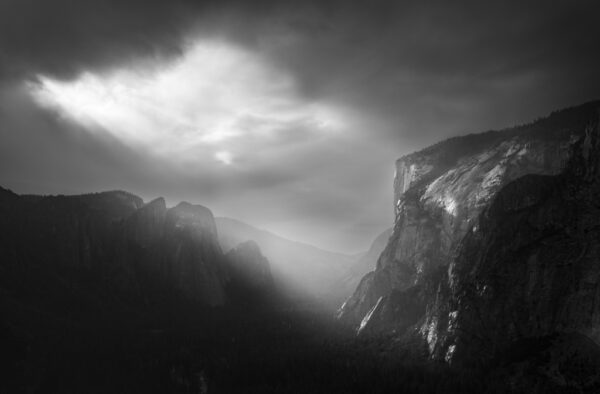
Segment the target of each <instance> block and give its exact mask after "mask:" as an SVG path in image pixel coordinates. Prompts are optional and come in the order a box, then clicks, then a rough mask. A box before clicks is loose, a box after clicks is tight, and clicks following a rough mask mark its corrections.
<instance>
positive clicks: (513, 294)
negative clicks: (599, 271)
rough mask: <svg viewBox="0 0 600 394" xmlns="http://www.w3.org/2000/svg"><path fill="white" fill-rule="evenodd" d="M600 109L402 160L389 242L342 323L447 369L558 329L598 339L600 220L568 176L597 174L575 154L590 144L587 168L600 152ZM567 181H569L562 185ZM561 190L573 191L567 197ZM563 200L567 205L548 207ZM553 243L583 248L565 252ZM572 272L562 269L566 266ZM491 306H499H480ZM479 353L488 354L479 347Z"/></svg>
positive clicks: (563, 114)
mask: <svg viewBox="0 0 600 394" xmlns="http://www.w3.org/2000/svg"><path fill="white" fill-rule="evenodd" d="M599 106H600V104H599V103H597V102H596V103H588V104H585V105H582V106H579V107H575V108H570V109H567V110H563V111H559V112H555V113H553V114H551V115H550V116H549V117H547V118H544V119H541V120H538V121H536V122H533V123H531V124H528V125H524V126H520V127H515V128H512V129H507V130H503V131H498V132H496V131H491V132H487V133H483V134H478V135H469V136H465V137H458V138H453V139H450V140H447V141H444V142H441V143H439V144H437V145H434V146H432V147H430V148H427V149H425V150H423V151H420V152H417V153H413V154H411V155H408V156H405V157H403V158H401V159H399V160H398V161H397V163H396V178H395V182H394V193H395V194H394V195H395V199H394V201H395V212H396V221H395V226H394V231H393V234H392V235H391V237H390V240H389V242H388V245H387V246H386V248H385V250H384V251H383V253H382V254H381V256H380V258H379V260H378V262H377V267H376V269H375V271H373V272H371V273H369V274H367V275H366V276H365V277H364V278H363V279H362V281H361V283H360V284H359V286H358V288H357V290H356V292H355V293H354V294H353V296H351V297H350V298H349V299H348V300H347V302H346V303H345V305H344V307H343V308H342V310H341V312H340V318H341V319H343V320H345V321H347V322H349V323H350V324H353V325H354V326H355V327H356V328H357V329H359V330H360V332H380V331H394V330H396V331H401V330H406V328H408V327H411V328H414V329H415V330H416V332H418V334H419V335H421V336H422V337H423V338H424V339H425V340H426V341H427V342H428V344H429V346H430V351H431V354H432V355H433V356H434V357H438V358H441V359H447V360H452V359H453V358H454V357H458V358H460V357H462V356H460V354H461V352H463V351H464V355H465V356H464V359H468V353H469V350H468V349H471V348H472V349H477V350H476V352H490V354H494V352H495V350H494V349H493V348H494V347H496V348H497V349H501V348H503V347H506V346H505V345H507V344H508V343H511V341H513V340H514V339H515V338H520V337H522V336H523V335H533V336H536V335H546V334H548V333H550V332H552V330H553V329H555V328H557V327H560V329H561V330H569V329H575V328H576V327H579V328H577V329H580V328H581V327H587V329H588V330H591V329H592V328H591V327H594V324H592V321H595V320H594V319H596V318H595V317H594V316H596V315H595V312H593V313H592V310H593V308H594V306H593V305H595V304H593V302H594V301H592V300H595V296H594V294H595V287H594V286H595V283H596V279H595V276H594V275H595V271H594V270H595V268H592V267H593V264H592V263H591V262H592V261H593V259H594V258H595V257H594V256H595V253H596V251H595V247H592V246H591V245H594V242H593V241H592V239H593V237H594V236H595V235H596V234H595V233H594V231H592V230H591V229H592V228H593V226H594V225H593V223H594V220H593V217H594V215H595V213H594V212H595V209H596V208H594V209H592V207H591V206H590V207H588V205H590V204H593V203H592V202H591V201H594V197H590V196H592V194H590V189H585V188H583V189H585V191H583V189H581V188H580V189H578V190H580V191H581V195H579V194H577V193H579V192H576V191H575V190H576V189H577V187H576V186H574V185H575V184H578V182H580V181H579V180H575V179H581V177H579V178H577V177H576V176H575V175H573V174H572V171H576V172H577V171H579V172H581V171H583V172H585V173H586V174H588V173H589V171H588V170H583V169H581V167H577V166H575V167H573V164H572V163H573V160H576V159H574V157H575V156H573V155H572V152H573V146H574V144H577V142H576V141H583V142H581V143H580V144H581V146H582V147H583V148H581V149H579V151H580V152H583V151H585V152H588V153H586V154H587V155H588V157H591V153H590V152H592V151H593V150H594V149H595V148H594V144H595V142H590V141H592V140H590V139H589V138H591V137H586V130H587V132H588V135H590V134H589V130H590V129H589V125H590V122H595V121H596V119H597V114H596V112H597V108H598V107H599ZM586 138H587V140H586ZM585 141H588V142H585ZM585 147H587V148H585ZM582 149H583V150H582ZM582 155H584V154H583V153H582ZM568 163H571V164H568ZM576 167H577V168H580V169H579V170H574V169H573V168H576ZM566 168H567V170H565V169H566ZM586 168H591V167H589V166H588V167H586ZM563 171H567V173H568V174H569V175H559V174H561V173H563ZM586 171H587V172H586ZM590 171H591V170H590ZM567 173H565V174H567ZM586 176H591V175H586ZM558 179H563V181H560V182H566V183H564V185H563V186H560V187H559V186H557V182H558V183H560V182H559V181H558ZM566 179H572V181H568V182H567V181H566ZM569 182H571V183H569ZM573 182H575V183H573ZM557 190H568V192H567V191H565V192H561V193H563V194H561V193H558V192H557ZM557 193H558V195H561V196H562V197H552V198H554V200H553V202H551V203H550V202H547V203H546V202H544V203H542V200H543V201H546V199H548V198H551V197H550V196H552V195H555V194H557ZM564 193H571V194H568V195H564ZM573 193H574V194H573ZM584 196H587V197H584ZM579 200H582V201H579ZM566 201H572V203H571V204H570V205H569V204H568V203H566ZM574 201H577V202H574ZM583 201H586V202H583ZM540 204H542V205H544V204H547V207H546V208H541V207H540ZM586 204H587V205H586ZM562 206H564V207H565V209H564V210H561V207H562ZM525 211H527V212H528V213H527V214H525V213H524V212H525ZM586 212H587V213H586ZM596 216H597V214H596ZM582 223H588V225H587V226H588V227H586V226H584V225H583V224H582ZM555 231H559V232H563V233H569V234H574V233H577V234H579V232H581V231H583V233H582V234H585V236H583V235H582V236H581V239H580V240H578V241H574V240H573V239H566V238H561V241H560V242H559V241H558V239H557V238H553V237H556V236H558V234H557V233H555ZM586 231H587V232H586ZM596 238H597V236H596ZM546 243H548V245H546ZM550 244H553V245H555V246H553V247H549V245H550ZM517 250H520V252H518V253H517V252H516V251H517ZM525 250H527V251H528V252H527V253H525V252H524V251H525ZM534 250H535V252H534ZM571 255H573V256H571ZM571 260H572V263H569V265H568V266H565V267H562V266H561V264H560V263H559V262H560V261H562V262H567V261H571ZM549 266H551V267H552V268H550V267H549ZM561 267H562V268H561ZM583 267H586V268H583ZM484 278H485V279H484ZM528 278H529V279H528ZM552 278H554V279H552ZM513 285H514V286H515V288H514V291H513V289H512V286H513ZM486 286H487V287H486ZM575 289H578V290H575ZM566 294H571V295H570V296H567V295H566ZM487 297H491V298H492V299H493V301H489V303H488V301H483V300H484V299H487ZM504 297H506V298H504ZM528 297H529V298H528ZM539 297H541V301H539V302H538V298H539ZM585 297H587V298H585ZM559 299H560V301H559ZM583 299H585V300H586V301H585V302H584V301H582V300H583ZM467 300H469V301H467ZM522 300H525V301H523V302H521V301H522ZM461 305H462V306H461ZM463 308H464V310H463ZM484 311H485V313H483V312H484ZM484 314H485V318H482V317H481V315H484ZM529 314H531V315H532V316H534V317H533V320H530V319H529V318H528V317H527V316H528V315H529ZM575 316H578V317H577V318H576V317H575ZM497 321H498V322H499V323H498V324H497V323H496V322H497ZM534 327H538V328H535V329H534ZM550 328H552V329H550ZM581 330H583V328H581ZM464 331H466V332H469V333H470V334H469V335H467V334H464V333H463V332H464ZM581 332H583V331H581ZM458 333H463V334H460V335H459V334H458ZM585 334H586V335H588V334H590V332H588V331H586V332H585ZM490 335H491V337H490ZM502 335H504V339H502V340H500V339H499V338H500V337H501V336H502ZM490 339H492V340H490ZM476 342H479V343H481V344H486V346H487V347H486V346H483V345H477V346H475V345H473V346H472V347H471V344H474V343H476ZM465 343H467V344H469V345H465V346H463V348H462V349H463V350H461V344H463V345H464V344H465ZM490 347H492V349H490ZM497 349H496V350H497ZM455 355H456V356H455ZM458 358H457V359H458Z"/></svg>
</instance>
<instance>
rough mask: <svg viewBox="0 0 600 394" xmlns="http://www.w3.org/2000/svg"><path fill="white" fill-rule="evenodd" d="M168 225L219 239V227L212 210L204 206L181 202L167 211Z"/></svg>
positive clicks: (216, 240)
mask: <svg viewBox="0 0 600 394" xmlns="http://www.w3.org/2000/svg"><path fill="white" fill-rule="evenodd" d="M167 223H168V225H169V226H173V227H175V228H178V229H188V230H194V231H196V232H197V233H202V234H204V235H210V236H211V237H214V239H215V242H218V239H217V226H216V224H215V219H214V216H213V214H212V212H211V211H210V209H208V208H206V207H204V206H202V205H195V204H190V203H188V202H180V203H179V204H177V206H175V207H174V208H171V209H169V210H168V211H167Z"/></svg>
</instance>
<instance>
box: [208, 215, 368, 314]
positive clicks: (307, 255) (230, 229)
mask: <svg viewBox="0 0 600 394" xmlns="http://www.w3.org/2000/svg"><path fill="white" fill-rule="evenodd" d="M215 221H216V224H217V229H218V233H219V240H220V242H221V246H222V248H223V250H224V251H228V250H230V249H232V248H233V247H234V246H235V245H238V244H240V243H242V242H246V241H249V240H252V241H254V242H256V243H257V244H258V245H259V246H260V249H261V250H262V252H263V254H264V255H265V256H266V257H267V259H268V260H269V262H270V264H271V270H272V273H273V277H274V280H275V283H276V285H277V286H278V287H279V288H280V289H281V290H282V291H284V292H286V293H287V294H288V295H290V296H292V297H298V298H304V297H307V296H308V297H309V298H310V297H315V298H316V299H318V300H320V301H323V302H327V303H329V304H330V305H331V306H332V307H335V306H336V305H338V306H339V304H341V303H342V302H343V300H344V299H345V298H346V297H347V296H348V295H350V294H351V292H352V291H353V290H354V289H353V288H352V286H353V283H354V279H353V277H354V275H358V277H360V275H361V274H362V271H363V269H362V268H358V266H362V264H359V265H358V266H357V264H356V263H357V262H356V258H357V257H359V256H349V255H344V254H341V253H335V252H330V251H327V250H323V249H319V248H317V247H315V246H312V245H308V244H304V243H301V242H295V241H291V240H289V239H286V238H283V237H280V236H278V235H276V234H273V233H271V232H269V231H265V230H261V229H258V228H256V227H253V226H251V225H249V224H246V223H243V222H240V221H238V220H235V219H230V218H224V217H217V218H215ZM365 264H366V263H365ZM355 272H356V273H355Z"/></svg>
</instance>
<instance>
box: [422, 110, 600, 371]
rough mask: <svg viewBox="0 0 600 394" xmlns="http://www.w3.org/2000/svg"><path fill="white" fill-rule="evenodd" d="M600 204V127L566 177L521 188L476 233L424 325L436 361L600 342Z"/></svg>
mask: <svg viewBox="0 0 600 394" xmlns="http://www.w3.org/2000/svg"><path fill="white" fill-rule="evenodd" d="M598 201H600V129H599V128H598V123H597V122H595V123H593V124H591V125H590V126H589V127H588V128H587V129H586V132H585V135H584V136H583V137H582V139H581V140H580V141H579V142H578V143H577V144H575V145H574V147H573V154H572V156H571V160H570V162H569V165H568V166H567V168H566V169H565V171H564V172H563V173H562V174H560V175H558V176H539V175H538V176H533V175H531V176H526V177H522V178H520V179H517V180H515V181H514V182H512V183H510V184H509V185H507V186H506V187H504V188H503V189H502V190H501V191H500V192H499V193H498V194H497V195H496V197H495V198H494V201H493V202H492V203H491V204H490V206H489V207H487V208H486V209H485V210H484V211H483V212H482V213H481V215H479V217H478V218H477V221H476V223H474V224H473V225H472V227H471V230H470V231H469V232H468V234H467V235H466V236H465V237H464V239H463V240H462V242H461V244H460V247H459V249H458V254H457V256H456V258H455V259H453V260H452V262H451V264H450V266H449V269H448V274H447V280H445V281H442V282H440V289H439V290H440V292H444V293H446V296H445V297H440V298H439V299H438V301H437V302H435V303H432V305H431V309H430V312H429V314H428V317H427V321H426V322H425V324H424V326H423V332H424V333H425V335H426V336H427V338H428V339H429V345H430V349H431V351H432V353H433V354H434V356H436V357H439V358H445V359H446V360H448V361H452V362H458V363H461V364H476V363H481V362H483V361H485V360H491V359H494V358H498V357H500V356H501V355H502V354H503V353H504V352H506V349H508V348H509V347H510V346H511V345H512V344H514V343H517V342H519V341H524V340H527V339H529V338H532V337H533V338H542V337H549V336H552V335H557V334H562V333H578V334H580V335H584V336H586V337H588V338H591V339H592V340H593V341H595V342H596V343H600V302H599V301H600V242H599V241H598V240H600V204H599V203H598Z"/></svg>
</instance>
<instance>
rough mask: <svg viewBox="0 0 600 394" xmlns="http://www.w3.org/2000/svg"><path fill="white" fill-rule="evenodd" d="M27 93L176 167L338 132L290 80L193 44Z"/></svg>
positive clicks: (218, 46)
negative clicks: (145, 65)
mask: <svg viewBox="0 0 600 394" xmlns="http://www.w3.org/2000/svg"><path fill="white" fill-rule="evenodd" d="M29 90H30V92H31V93H32V94H33V96H34V97H35V98H36V100H37V101H38V103H40V104H41V105H43V106H46V107H50V108H53V109H55V110H58V111H59V112H60V113H61V114H62V115H63V116H65V117H67V118H69V119H71V120H74V121H76V122H78V123H81V124H83V125H85V126H87V127H88V128H89V129H92V130H93V129H98V128H101V129H104V130H106V131H108V132H110V133H112V134H113V135H114V136H115V137H117V138H118V139H120V140H122V141H123V142H125V143H127V144H128V145H130V146H134V147H135V146H141V147H144V148H146V149H147V150H148V151H150V152H152V153H154V154H157V155H159V156H162V157H164V158H167V159H170V160H176V161H177V160H180V161H183V160H185V161H188V162H189V161H190V160H192V161H193V160H196V159H197V157H198V151H202V152H206V151H207V150H208V151H209V152H211V154H212V159H213V160H216V161H218V162H220V163H223V164H225V165H231V164H233V163H234V162H235V158H236V155H237V154H244V155H245V156H248V155H249V154H251V153H252V152H240V151H239V150H240V149H239V147H243V145H244V140H245V139H248V138H251V139H252V141H253V142H254V143H256V141H257V140H261V139H264V140H265V141H266V142H268V141H272V140H273V139H274V138H277V133H279V132H282V131H287V130H294V132H295V133H303V132H308V131H309V132H310V133H311V134H313V133H331V132H336V131H340V130H342V129H343V128H344V122H343V119H342V116H341V115H340V114H339V113H337V112H336V110H335V109H334V107H333V106H331V105H329V106H328V105H324V104H323V103H320V102H310V101H306V100H304V99H303V98H302V97H300V96H299V95H298V94H297V93H296V91H297V89H296V86H295V82H294V80H293V78H292V77H291V76H290V75H288V74H286V73H285V72H283V71H282V70H278V69H275V68H274V67H273V66H271V65H269V64H268V63H267V62H265V61H264V60H263V59H261V58H260V57H259V56H258V55H256V54H253V53H250V52H248V51H245V50H243V49H242V48H239V47H236V46H233V45H229V44H227V43H225V42H216V41H214V42H211V41H200V42H196V43H194V44H193V45H190V46H189V47H188V50H187V51H186V52H185V53H184V54H183V56H181V57H180V58H178V59H177V60H175V61H173V62H172V63H171V64H168V65H166V66H164V67H162V68H154V69H152V71H145V72H139V71H137V72H136V71H133V70H130V69H122V70H117V71H113V72H111V73H109V74H106V75H101V74H92V73H89V72H88V73H84V74H82V75H81V76H80V77H79V78H78V79H76V80H74V81H60V80H55V79H52V78H49V77H46V76H43V75H39V76H38V82H37V83H34V84H30V85H29ZM307 125H309V126H310V127H309V128H310V130H307V127H306V126H307ZM234 147H238V152H234V151H233V148H234Z"/></svg>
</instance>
